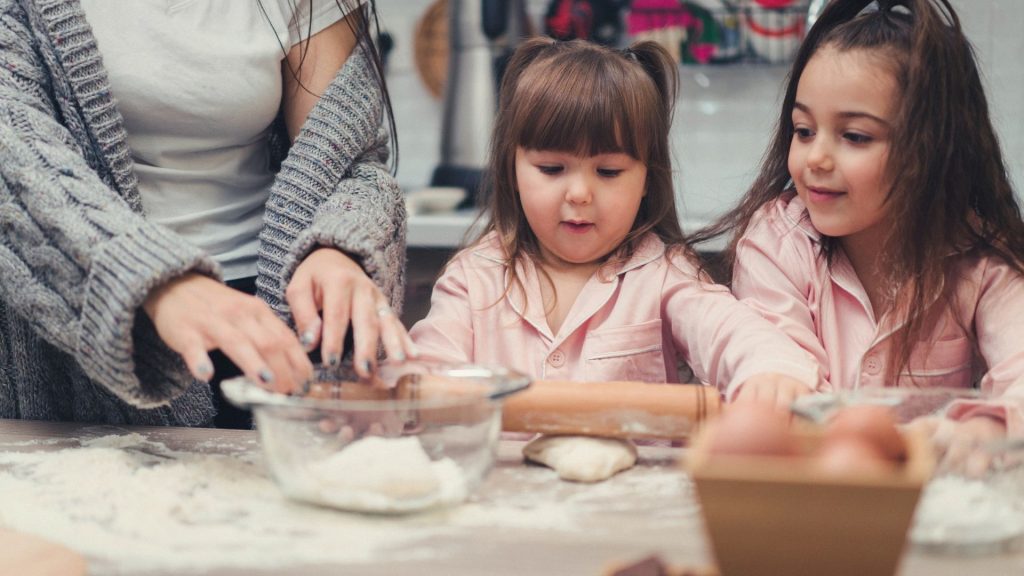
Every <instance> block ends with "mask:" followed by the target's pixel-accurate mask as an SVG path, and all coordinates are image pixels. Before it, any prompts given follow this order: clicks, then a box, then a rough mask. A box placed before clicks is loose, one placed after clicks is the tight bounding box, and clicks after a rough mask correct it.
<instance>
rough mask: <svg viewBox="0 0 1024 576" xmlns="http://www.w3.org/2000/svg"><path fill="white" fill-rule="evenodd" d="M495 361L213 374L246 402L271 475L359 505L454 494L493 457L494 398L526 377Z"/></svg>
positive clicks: (334, 502) (428, 501)
mask: <svg viewBox="0 0 1024 576" xmlns="http://www.w3.org/2000/svg"><path fill="white" fill-rule="evenodd" d="M529 383H530V381H529V379H528V378H526V377H525V376H523V375H522V374H519V373H516V372H513V371H510V370H505V369H502V368H496V367H487V366H476V365H450V364H437V363H428V362H407V363H402V364H389V363H383V364H382V365H381V366H380V367H379V368H378V370H377V373H376V375H375V377H374V379H373V381H372V382H365V381H360V379H359V378H358V377H357V376H356V375H355V373H354V371H352V369H351V367H348V366H344V367H341V368H330V367H325V366H318V367H317V368H316V371H315V377H314V379H313V380H312V381H311V382H310V383H309V385H308V386H307V387H306V389H305V390H303V391H301V392H299V393H295V394H291V395H284V394H276V393H274V392H269V391H267V390H265V389H263V388H261V387H260V386H259V385H257V384H255V383H253V382H252V381H250V380H248V379H246V378H244V377H243V378H234V379H231V380H227V381H225V382H223V383H222V384H221V387H222V389H223V391H224V394H225V396H226V397H227V398H228V399H229V400H230V401H231V402H232V403H234V404H236V405H238V406H240V407H243V408H248V409H251V410H252V411H253V416H254V418H255V422H256V428H257V429H258V430H259V433H260V441H261V444H262V446H263V452H264V454H265V457H266V461H267V465H268V467H269V468H270V471H271V473H272V474H273V476H274V479H275V480H276V481H277V483H278V485H279V486H280V487H281V489H282V490H283V491H284V493H285V494H286V495H287V496H289V497H291V498H294V499H297V500H301V501H305V502H311V503H314V504H320V505H325V506H331V507H335V508H340V509H344V510H351V511H357V512H367V513H380V514H389V513H406V512H415V511H420V510H425V509H429V508H435V507H439V506H449V505H453V504H458V503H460V502H462V501H463V500H465V499H466V498H467V497H468V496H469V494H470V493H471V492H472V491H473V490H474V489H475V488H476V487H477V486H478V485H479V484H480V483H481V482H482V480H483V478H484V476H485V475H486V474H487V472H488V471H489V470H490V468H491V466H492V465H493V464H494V459H495V456H496V453H497V443H498V437H499V434H500V432H501V399H502V398H504V397H505V396H507V395H509V394H513V393H515V392H518V391H520V390H523V389H525V388H526V387H527V386H529Z"/></svg>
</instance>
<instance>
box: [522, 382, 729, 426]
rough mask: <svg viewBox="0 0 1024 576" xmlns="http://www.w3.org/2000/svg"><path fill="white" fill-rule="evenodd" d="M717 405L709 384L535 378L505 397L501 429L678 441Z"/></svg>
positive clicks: (717, 408)
mask: <svg viewBox="0 0 1024 576" xmlns="http://www.w3.org/2000/svg"><path fill="white" fill-rule="evenodd" d="M720 409H721V400H720V398H719V395H718V390H716V389H715V388H713V387H710V386H699V385H689V384H650V383H646V382H627V381H616V382H566V381H559V380H536V381H534V382H533V384H531V385H530V387H529V388H527V389H526V390H524V391H523V392H520V393H518V394H514V395H512V396H510V397H508V398H507V399H506V400H505V405H504V409H503V412H502V429H503V430H505V431H506V432H534V433H538V432H539V433H542V434H585V435H592V436H611V437H616V438H663V439H672V440H681V439H684V438H687V437H689V436H690V435H691V434H692V433H694V432H695V431H696V428H697V427H698V426H700V425H701V424H702V423H703V422H704V420H705V419H707V418H708V417H709V416H713V415H715V414H717V413H718V412H719V410H720Z"/></svg>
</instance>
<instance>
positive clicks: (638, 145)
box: [410, 38, 819, 393]
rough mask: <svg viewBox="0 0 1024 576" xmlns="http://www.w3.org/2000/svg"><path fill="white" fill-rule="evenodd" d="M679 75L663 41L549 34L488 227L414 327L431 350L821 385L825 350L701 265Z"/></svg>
mask: <svg viewBox="0 0 1024 576" xmlns="http://www.w3.org/2000/svg"><path fill="white" fill-rule="evenodd" d="M676 85H677V72H676V68H675V65H674V64H673V62H672V60H671V58H670V57H669V55H668V54H667V53H666V52H665V51H664V50H663V49H661V48H660V47H659V46H658V45H656V44H655V43H652V42H642V43H638V44H635V45H633V46H632V47H630V48H628V49H626V50H624V51H616V50H611V49H609V48H605V47H601V46H597V45H593V44H589V43H586V42H583V41H570V42H556V41H553V40H550V39H543V38H537V39H532V40H530V41H527V42H526V43H524V44H523V45H522V46H521V47H520V48H519V49H518V50H517V51H516V53H515V54H514V55H513V57H512V59H511V60H510V62H509V65H508V68H507V70H506V72H505V76H504V78H503V81H502V86H501V90H500V98H499V111H498V116H497V119H496V123H495V130H494V134H493V140H492V144H491V153H490V168H489V174H488V178H487V182H486V185H487V193H488V194H489V197H488V198H489V205H488V208H487V212H486V216H487V218H488V223H487V226H486V229H485V230H484V232H483V233H482V235H481V237H480V238H479V239H477V240H476V242H474V243H473V244H472V245H470V246H469V247H468V248H466V249H464V250H462V251H461V252H460V253H458V254H457V255H456V256H455V258H454V259H453V260H452V261H451V262H450V263H449V265H448V266H447V267H446V269H445V270H444V272H443V274H442V276H441V278H440V279H439V280H438V282H437V284H436V286H435V287H434V293H433V297H432V301H431V310H430V313H429V314H428V316H427V317H426V318H425V319H423V320H422V321H420V322H419V323H417V324H416V325H415V326H414V327H413V328H412V330H411V331H410V335H411V336H412V338H413V340H414V341H415V343H416V346H417V348H418V350H419V355H420V357H421V358H433V359H440V360H446V361H462V362H464V361H469V362H479V363H488V364H499V365H505V366H508V367H510V368H513V369H516V370H519V371H521V372H523V373H525V374H528V375H530V376H532V377H534V378H538V379H542V378H543V379H557V380H582V381H604V380H641V381H649V382H677V381H678V380H679V378H678V375H677V363H678V361H685V362H687V363H688V364H689V365H690V367H691V368H692V369H693V371H694V373H695V374H696V376H697V377H698V378H699V379H700V380H702V381H704V382H707V383H711V384H713V385H717V386H719V387H720V388H721V389H722V390H723V391H725V392H726V393H731V391H732V390H734V389H735V388H736V387H738V386H739V385H740V384H742V383H744V382H747V383H748V384H749V383H760V384H764V385H775V386H790V385H793V386H804V387H808V388H810V387H813V386H815V385H816V384H817V379H818V377H819V376H818V369H817V366H816V365H815V363H814V362H813V359H812V358H811V357H810V356H809V355H808V354H807V353H806V352H804V351H802V350H800V349H799V348H798V347H797V346H795V345H794V344H793V343H791V342H790V341H789V340H788V339H786V338H785V336H784V335H783V334H782V333H781V332H780V331H779V330H778V329H776V328H775V327H773V326H772V325H771V324H770V323H768V322H767V321H765V320H764V319H762V318H760V317H759V316H758V315H757V314H756V313H755V312H753V311H752V310H750V309H749V308H747V307H745V306H743V305H742V304H740V303H739V302H737V301H736V300H735V298H734V297H733V296H732V295H731V294H730V293H729V291H728V290H727V289H726V288H724V287H722V286H719V285H715V284H713V283H712V282H711V281H710V280H709V279H707V278H706V277H704V276H702V275H700V274H698V272H697V269H696V267H695V265H694V263H693V259H692V258H691V256H692V255H691V253H690V252H689V250H688V249H687V248H686V242H685V238H684V236H683V232H682V231H681V230H680V226H679V221H678V216H677V214H676V206H675V200H674V193H673V189H672V168H671V161H670V153H669V138H668V135H669V127H670V126H671V121H672V109H673V105H674V103H675V98H676Z"/></svg>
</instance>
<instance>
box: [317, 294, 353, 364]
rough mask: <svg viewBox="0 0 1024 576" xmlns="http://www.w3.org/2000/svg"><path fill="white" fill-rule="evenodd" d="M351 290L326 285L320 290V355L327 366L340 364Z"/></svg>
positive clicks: (349, 316)
mask: <svg viewBox="0 0 1024 576" xmlns="http://www.w3.org/2000/svg"><path fill="white" fill-rule="evenodd" d="M351 290H352V288H351V286H350V285H348V284H342V285H328V286H324V287H323V288H321V290H320V292H321V294H322V299H321V302H320V304H321V305H322V308H323V328H322V329H321V334H322V339H321V341H320V355H321V357H322V359H323V362H324V363H325V364H327V365H329V366H337V365H338V364H339V363H340V362H341V355H342V352H343V350H342V346H344V343H345V334H346V333H347V332H348V323H349V321H350V319H351V313H352V308H351V306H352V303H351V302H350V294H351Z"/></svg>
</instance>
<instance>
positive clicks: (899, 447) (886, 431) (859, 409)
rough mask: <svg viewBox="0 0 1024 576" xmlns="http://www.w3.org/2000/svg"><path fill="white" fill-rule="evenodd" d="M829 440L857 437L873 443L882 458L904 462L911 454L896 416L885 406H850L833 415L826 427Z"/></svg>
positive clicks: (826, 436)
mask: <svg viewBox="0 0 1024 576" xmlns="http://www.w3.org/2000/svg"><path fill="white" fill-rule="evenodd" d="M825 438H826V440H827V441H831V440H837V439H839V438H856V439H859V440H863V441H865V442H868V443H870V444H871V445H873V446H874V447H875V448H876V449H877V450H878V452H879V453H880V454H881V455H882V457H884V458H887V459H888V460H891V461H893V462H902V461H904V460H905V459H906V457H907V444H906V442H905V441H904V440H903V436H902V435H901V434H900V431H899V429H898V428H897V427H896V419H895V418H893V416H892V413H891V412H890V411H889V409H888V408H886V407H884V406H849V407H846V408H842V409H840V410H839V411H837V412H836V413H835V415H834V416H832V418H831V420H829V423H828V426H827V427H826V428H825Z"/></svg>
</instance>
